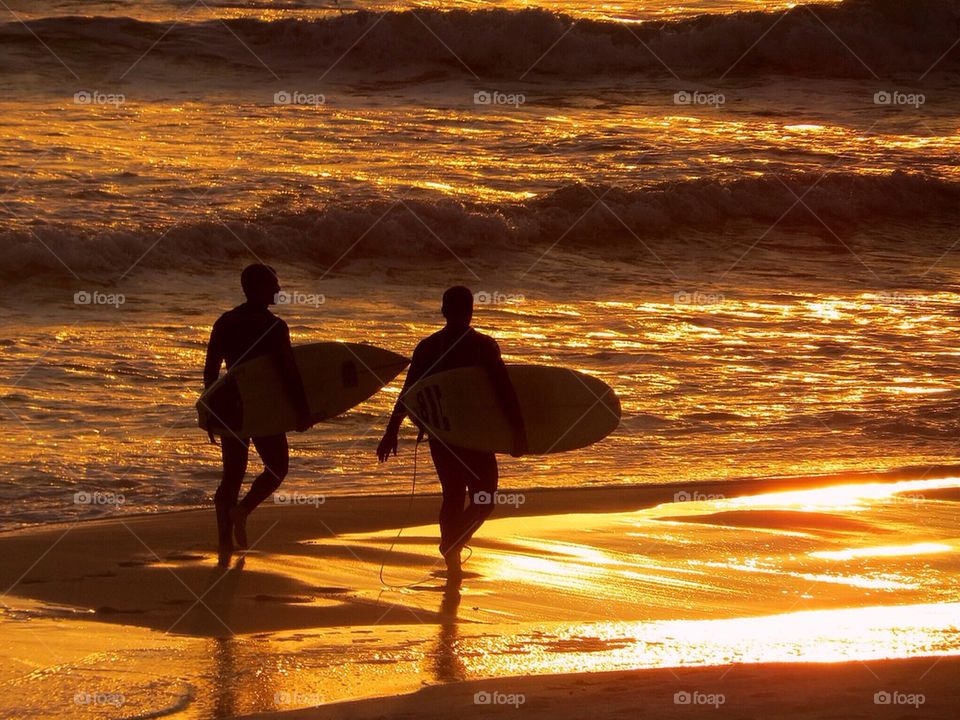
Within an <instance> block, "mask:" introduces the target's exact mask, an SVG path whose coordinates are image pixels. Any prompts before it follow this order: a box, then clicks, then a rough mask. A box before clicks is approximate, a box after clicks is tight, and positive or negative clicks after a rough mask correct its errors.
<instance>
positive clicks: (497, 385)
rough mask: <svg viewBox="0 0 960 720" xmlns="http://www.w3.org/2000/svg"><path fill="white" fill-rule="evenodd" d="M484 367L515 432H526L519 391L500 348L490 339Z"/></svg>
mask: <svg viewBox="0 0 960 720" xmlns="http://www.w3.org/2000/svg"><path fill="white" fill-rule="evenodd" d="M483 360H484V362H483V366H484V367H485V368H486V370H487V373H488V374H489V376H490V380H491V382H492V383H493V392H494V393H495V394H496V396H497V401H498V402H499V403H500V407H501V408H503V411H504V413H506V415H507V419H508V420H509V421H510V424H511V425H512V426H513V428H514V430H518V431H521V432H526V426H525V425H524V422H523V413H522V412H521V411H520V401H519V400H518V399H517V391H516V390H515V389H514V387H513V382H511V380H510V374H509V373H508V372H507V365H506V363H504V362H503V357H502V356H501V355H500V346H499V345H497V341H496V340H493V339H490V343H489V345H488V347H487V348H486V349H485V352H484V358H483Z"/></svg>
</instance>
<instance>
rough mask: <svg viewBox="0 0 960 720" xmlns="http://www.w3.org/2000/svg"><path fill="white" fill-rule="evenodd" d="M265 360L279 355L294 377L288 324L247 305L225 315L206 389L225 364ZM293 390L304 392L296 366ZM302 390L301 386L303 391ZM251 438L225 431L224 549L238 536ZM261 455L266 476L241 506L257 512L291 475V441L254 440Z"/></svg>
mask: <svg viewBox="0 0 960 720" xmlns="http://www.w3.org/2000/svg"><path fill="white" fill-rule="evenodd" d="M262 355H277V356H278V360H279V361H280V362H281V363H282V364H283V365H284V366H285V376H289V374H290V371H289V366H290V364H291V363H293V355H292V352H291V347H290V330H289V328H288V327H287V324H286V323H285V322H284V321H283V320H281V319H280V318H278V317H277V316H276V315H274V314H273V313H272V312H270V310H269V309H268V308H266V307H263V306H257V305H250V304H249V303H244V304H243V305H239V306H237V307H235V308H234V309H233V310H229V311H227V312H225V313H224V314H223V315H221V316H220V318H219V319H218V320H217V322H216V323H214V325H213V331H212V332H211V333H210V342H209V343H208V344H207V360H206V363H205V365H204V369H203V382H204V385H205V386H207V387H209V386H210V384H211V383H213V382H214V381H215V380H216V379H217V377H218V376H219V374H220V365H221V363H226V366H227V369H228V370H229V369H230V368H231V367H233V366H234V365H236V364H238V363H241V362H246V361H247V360H251V359H253V358H255V357H260V356H262ZM290 380H291V385H292V391H293V392H294V393H297V392H298V391H299V392H301V393H302V384H300V383H301V381H300V375H299V373H297V372H296V364H293V376H292V377H290ZM298 385H299V387H298ZM250 440H251V438H241V437H238V436H237V435H235V434H234V433H231V432H225V433H224V434H223V436H222V437H221V440H220V447H221V450H222V453H223V478H222V480H221V482H220V486H219V487H218V488H217V492H216V494H215V495H214V498H213V502H214V505H215V506H216V510H217V532H218V535H219V538H220V542H221V544H229V543H230V542H231V536H232V533H233V527H232V523H231V522H230V515H229V513H230V510H231V508H233V507H235V506H236V505H237V499H238V498H239V496H240V488H241V486H242V485H243V478H244V475H245V474H246V472H247V460H248V458H249V454H250ZM252 440H253V446H254V447H255V448H256V450H257V454H258V455H260V458H261V459H262V460H263V466H264V467H263V472H262V473H261V474H260V475H258V476H257V478H256V479H255V480H254V481H253V484H252V485H251V487H250V490H249V492H247V494H246V495H245V496H244V498H243V500H241V501H240V504H241V505H242V506H243V507H244V509H245V510H248V511H250V510H253V509H254V508H255V507H256V506H257V505H259V504H260V503H261V502H263V501H264V500H265V499H267V498H268V497H270V495H272V494H273V493H274V492H275V491H276V489H277V488H278V487H279V486H280V483H281V482H282V481H283V478H284V477H286V475H287V469H288V467H289V462H290V455H289V451H288V448H287V436H286V435H285V434H283V433H281V434H279V435H268V436H264V437H255V438H252Z"/></svg>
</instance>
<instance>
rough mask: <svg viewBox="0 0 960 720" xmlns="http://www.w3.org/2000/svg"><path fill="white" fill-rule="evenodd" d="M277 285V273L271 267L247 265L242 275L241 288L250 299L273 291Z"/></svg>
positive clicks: (257, 264) (261, 264) (255, 264)
mask: <svg viewBox="0 0 960 720" xmlns="http://www.w3.org/2000/svg"><path fill="white" fill-rule="evenodd" d="M276 283H277V271H276V270H274V269H273V268H272V267H270V266H269V265H264V264H263V263H254V264H253V265H247V266H246V267H245V268H244V269H243V272H242V273H240V287H242V288H243V294H244V295H246V296H247V297H248V298H249V297H251V296H252V295H258V294H262V293H263V291H264V290H271V289H272V288H273V287H274V286H275V285H276Z"/></svg>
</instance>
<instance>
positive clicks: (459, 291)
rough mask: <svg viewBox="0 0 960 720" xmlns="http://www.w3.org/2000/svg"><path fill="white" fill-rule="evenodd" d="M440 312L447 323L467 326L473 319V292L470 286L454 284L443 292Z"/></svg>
mask: <svg viewBox="0 0 960 720" xmlns="http://www.w3.org/2000/svg"><path fill="white" fill-rule="evenodd" d="M440 312H442V313H443V316H444V317H445V318H446V319H447V324H448V325H455V326H459V327H467V326H468V325H470V321H471V320H472V319H473V293H472V292H470V288H465V287H464V286H463V285H455V286H454V287H452V288H449V289H448V290H447V291H446V292H444V293H443V304H442V305H441V306H440Z"/></svg>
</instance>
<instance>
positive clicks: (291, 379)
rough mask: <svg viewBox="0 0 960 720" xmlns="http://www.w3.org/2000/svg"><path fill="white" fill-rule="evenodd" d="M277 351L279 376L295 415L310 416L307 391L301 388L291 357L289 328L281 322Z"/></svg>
mask: <svg viewBox="0 0 960 720" xmlns="http://www.w3.org/2000/svg"><path fill="white" fill-rule="evenodd" d="M276 333H277V351H278V353H279V356H280V374H281V376H282V377H283V381H284V383H285V384H286V386H287V392H288V393H289V395H290V399H291V400H293V404H294V406H295V407H296V408H297V413H299V414H300V415H304V416H306V415H309V414H310V405H309V403H308V402H307V391H306V390H305V389H304V387H303V378H302V377H301V375H300V368H298V367H297V361H296V359H295V358H294V356H293V345H292V344H291V343H290V328H288V327H287V324H286V323H285V322H284V321H283V320H279V319H278V320H277V328H276Z"/></svg>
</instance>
